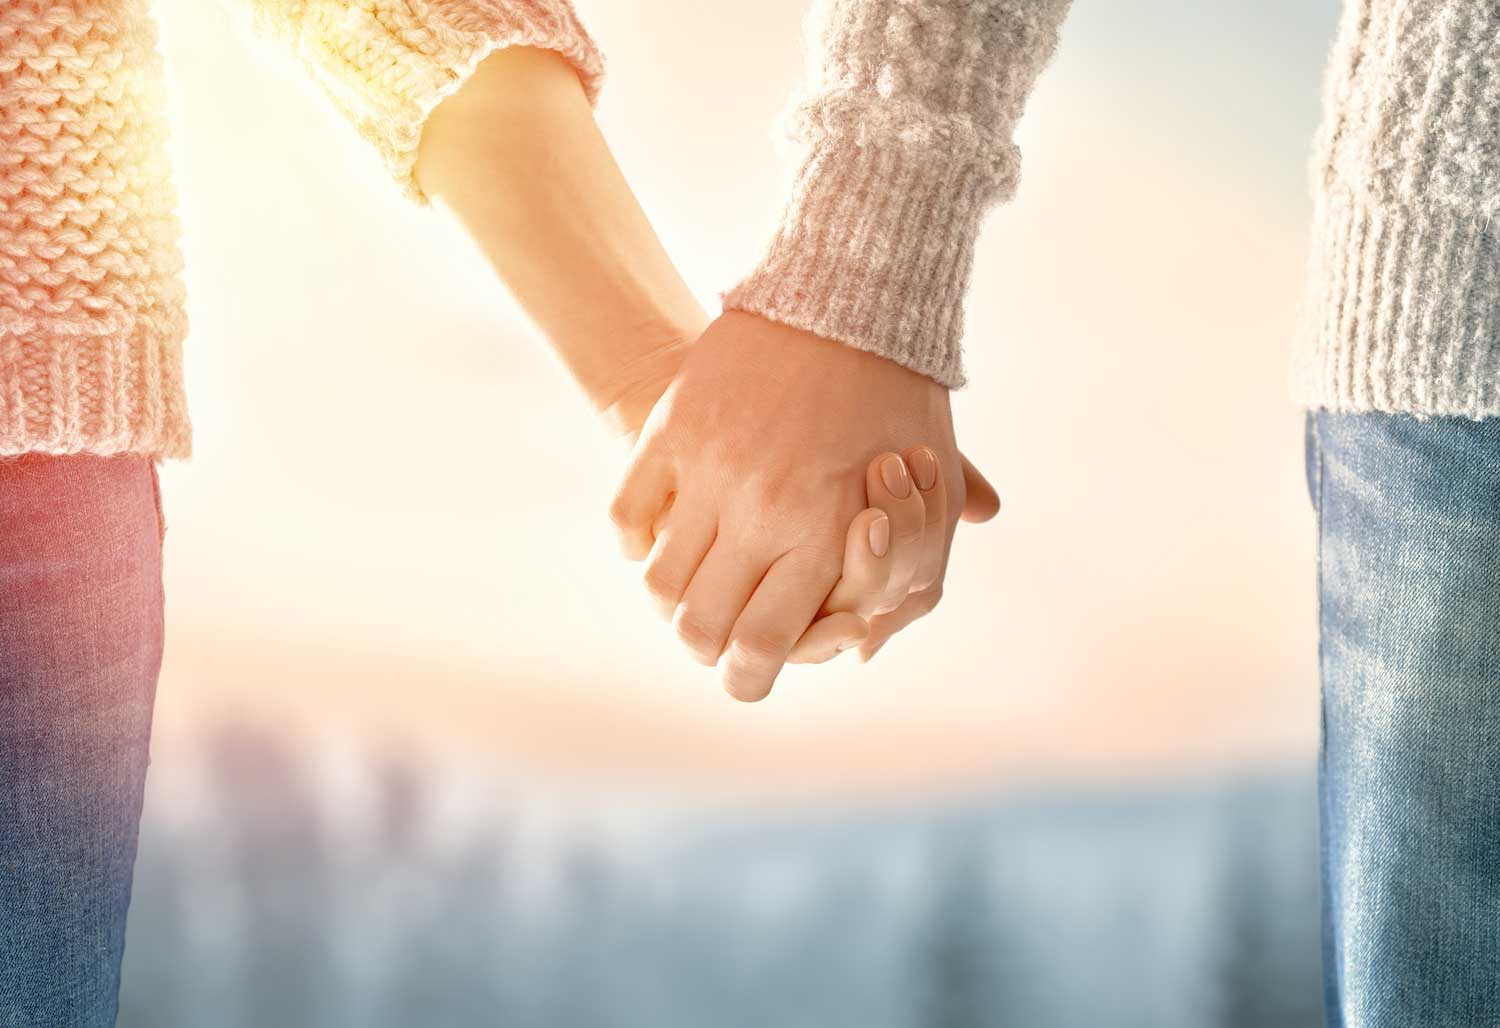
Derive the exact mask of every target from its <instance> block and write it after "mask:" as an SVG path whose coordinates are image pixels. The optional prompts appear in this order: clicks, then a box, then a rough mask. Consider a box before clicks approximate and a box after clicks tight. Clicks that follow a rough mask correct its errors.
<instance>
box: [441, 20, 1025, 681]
mask: <svg viewBox="0 0 1500 1028" xmlns="http://www.w3.org/2000/svg"><path fill="white" fill-rule="evenodd" d="M481 127H482V128H481ZM415 174H416V178H417V181H418V183H419V184H420V186H421V188H422V189H423V190H424V191H425V193H426V194H427V195H428V196H429V197H431V198H434V199H438V200H440V201H441V202H442V203H444V204H445V205H447V206H448V207H449V208H450V209H451V210H452V211H453V213H454V214H455V215H456V216H457V217H458V219H459V220H460V221H461V222H462V224H463V225H464V227H465V228H466V229H467V230H468V232H469V234H470V236H471V237H472V238H473V239H474V241H475V243H476V244H477V246H478V247H479V249H480V250H481V251H482V252H483V254H484V255H485V257H486V258H487V259H488V260H489V262H490V263H491V265H492V266H493V267H494V268H495V270H496V272H497V273H498V274H499V276H500V277H501V279H502V280H503V281H505V283H506V284H507V285H508V286H509V287H510V290H511V292H512V293H513V294H514V295H515V297H516V298H517V299H518V300H519V301H520V303H521V304H522V306H523V307H524V308H525V309H526V310H527V311H528V312H529V313H530V314H531V316H532V317H533V319H534V320H535V321H536V323H537V326H538V327H539V328H540V329H541V330H542V332H543V334H544V335H545V336H546V337H547V340H548V342H549V343H550V344H551V346H552V348H553V349H554V351H555V352H556V353H557V355H558V357H559V358H560V359H561V360H562V362H563V363H564V364H565V365H566V366H567V368H568V370H569V371H570V372H571V373H572V375H573V377H574V379H575V380H576V381H577V382H578V384H579V386H580V387H581V388H582V390H583V391H584V393H585V394H586V395H587V396H588V397H589V399H590V400H591V402H592V403H593V405H594V406H595V408H596V409H597V410H598V411H599V412H600V414H601V415H602V416H603V417H604V418H605V420H606V421H607V422H609V423H610V424H611V425H612V427H613V428H614V429H615V430H616V432H617V433H618V434H620V435H622V436H624V437H625V438H626V439H628V440H630V441H632V442H633V447H634V448H633V452H632V453H631V456H630V459H629V463H628V467H627V469H626V472H625V475H624V478H623V480H622V482H621V483H620V486H619V489H618V491H617V493H616V495H615V497H614V500H613V503H612V505H611V510H610V514H611V517H612V518H613V520H614V522H615V525H616V526H617V528H618V530H619V533H620V539H621V543H622V545H623V548H624V550H625V553H626V555H627V556H628V557H630V558H631V559H633V560H637V561H643V562H644V565H645V566H644V579H645V584H646V588H647V591H648V593H649V594H650V597H651V599H652V601H653V602H654V603H655V604H656V606H657V608H658V610H659V611H660V612H661V613H662V615H663V616H664V617H666V618H668V619H670V620H671V622H672V624H673V625H674V626H675V628H676V631H677V634H678V636H679V638H680V639H681V641H682V643H683V645H684V646H685V647H686V648H687V650H688V652H689V653H691V654H692V655H693V657H694V658H695V659H697V660H699V661H701V662H702V663H704V664H706V665H710V666H717V667H718V669H719V676H720V678H721V680H722V683H723V685H724V688H725V689H726V690H727V691H728V692H729V693H730V695H732V696H734V697H736V698H737V699H741V700H747V701H753V700H759V699H761V698H763V697H765V696H766V695H767V694H768V693H769V692H770V690H771V687H772V685H773V684H774V682H775V680H776V676H777V675H778V674H779V673H780V671H781V668H782V667H783V665H784V664H785V663H787V662H788V661H801V662H817V661H822V660H827V659H829V658H830V657H832V656H834V655H835V654H837V653H838V652H839V651H840V649H841V648H849V647H850V646H851V645H858V646H859V647H860V652H861V655H862V656H863V657H864V658H866V659H868V658H869V657H870V656H871V655H873V654H874V653H875V651H876V650H878V649H879V648H880V647H881V646H882V645H884V644H885V642H886V641H887V640H888V639H889V638H890V636H891V635H892V634H894V633H895V632H897V631H899V630H900V629H901V628H903V627H905V626H906V625H907V624H909V623H911V622H912V621H914V620H916V619H917V618H919V617H921V616H922V615H924V614H926V613H928V612H930V611H931V610H932V609H933V607H934V606H936V604H937V602H938V600H939V599H940V598H941V596H942V587H943V576H944V573H945V571H946V568H947V563H948V552H949V546H950V543H951V541H952V538H953V531H954V528H955V526H956V524H957V522H958V520H959V519H960V517H961V516H962V517H963V518H965V519H967V520H970V521H984V520H987V519H988V518H989V517H992V516H993V515H994V513H995V512H996V510H997V509H998V507H999V501H998V500H997V499H996V497H995V493H994V490H993V489H992V488H990V486H989V484H988V483H987V482H985V481H984V479H983V478H982V477H981V476H980V475H979V474H978V473H977V472H976V471H975V470H974V469H973V467H972V466H970V465H969V463H968V462H967V461H966V460H965V459H964V458H963V456H962V455H961V454H960V453H959V451H958V447H957V445H956V443H955V441H954V438H953V421H952V414H951V410H950V407H949V397H948V389H947V387H945V386H944V385H941V384H939V383H938V382H937V381H935V380H934V379H932V378H929V377H927V376H926V375H923V374H920V373H918V372H916V371H913V370H911V369H909V368H907V367H904V366H903V365H901V364H898V363H896V362H895V361H892V360H888V359H886V358H884V357H881V356H877V355H875V354H873V353H869V352H866V351H864V350H861V349H857V348H855V347H853V346H850V345H846V344H844V343H841V342H835V341H833V340H830V339H826V338H823V337H821V336H818V335H815V334H813V333H811V332H806V331H802V330H800V329H796V328H792V327H790V326H788V325H785V324H781V323H779V322H776V321H772V320H769V319H767V318H764V317H761V316H759V315H755V314H750V313H747V312H744V311H739V310H730V311H727V312H726V313H724V314H723V315H722V316H721V317H719V318H717V319H716V320H714V321H713V322H712V323H708V318H707V316H706V315H705V314H704V312H703V309H702V307H701V306H700V305H699V303H698V301H697V300H696V298H695V297H694V296H693V294H692V291H691V290H689V289H688V287H687V285H686V284H685V283H684V281H683V279H682V277H681V276H680V275H679V274H678V272H677V269H676V268H675V267H674V266H673V265H672V263H671V261H670V260H669V259H668V258H667V255H666V253H665V252H664V251H663V249H662V247H661V244H660V241H659V240H658V239H657V237H656V234H655V232H654V231H653V230H652V228H651V225H650V223H649V221H647V219H646V217H645V215H644V214H643V213H642V211H641V209H640V207H639V205H638V204H637V203H636V201H635V198H634V196H633V195H632V194H631V192H630V189H629V187H628V186H627V185H626V183H625V180H624V177H623V176H622V175H621V173H620V170H619V168H618V167H617V166H616V165H615V163H614V159H613V157H612V156H611V154H610V152H609V148H608V146H607V145H606V144H605V142H604V139H603V137H602V136H601V135H600V133H599V131H598V127H597V125H596V124H595V122H594V119H593V112H592V109H591V108H590V106H589V103H588V100H587V97H586V96H585V95H584V92H583V90H582V88H581V87H580V84H579V81H578V78H577V76H576V75H575V74H574V73H573V70H572V69H571V68H570V67H569V66H568V64H567V62H566V61H564V60H562V59H561V58H560V57H558V55H556V54H554V53H551V52H548V51H545V50H533V49H529V48H527V47H511V48H507V49H505V50H502V51H499V52H497V53H496V54H494V55H492V56H491V57H490V58H488V59H487V60H486V61H484V62H483V64H481V65H480V67H479V68H478V69H477V70H476V71H475V72H474V74H473V76H472V78H471V79H470V80H469V81H468V82H467V83H466V84H465V85H464V87H463V88H462V89H461V90H459V91H458V92H457V93H455V94H454V95H453V96H451V97H449V98H448V99H447V100H446V101H444V102H443V103H442V104H441V105H440V106H439V107H438V108H437V109H436V110H435V111H434V112H433V113H432V115H431V117H430V118H429V120H428V122H427V125H426V129H425V132H424V136H423V140H422V146H421V151H420V155H419V160H418V163H417V166H416V169H415ZM705 324H707V328H706V329H705V328H704V326H705Z"/></svg>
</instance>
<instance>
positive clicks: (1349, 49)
mask: <svg viewBox="0 0 1500 1028" xmlns="http://www.w3.org/2000/svg"><path fill="white" fill-rule="evenodd" d="M1067 7H1068V0H967V2H966V0H820V3H819V6H818V8H817V10H816V12H815V14H814V16H813V17H812V18H811V19H810V22H809V24H810V26H811V27H812V30H813V31H812V36H813V38H812V39H811V41H810V45H809V47H808V51H809V57H810V65H811V66H810V70H809V73H808V77H807V81H806V84H805V88H804V89H803V91H802V93H801V95H800V96H799V98H798V103H797V106H796V107H795V109H794V111H795V114H794V117H793V118H792V127H793V134H794V136H795V137H796V138H797V139H798V140H800V141H801V142H802V143H804V144H805V148H806V149H805V155H804V157H803V160H802V163H801V165H800V167H799V170H798V172H797V176H796V180H795V187H794V189H793V191H792V195H791V199H790V201H789V202H788V204H787V207H786V211H785V213H784V215H783V217H782V221H781V225H780V228H779V230H778V231H777V232H776V234H775V237H774V238H773V240H772V242H771V245H770V249H769V252H768V253H767V254H766V255H765V257H764V258H763V260H762V261H761V262H760V264H759V265H758V266H757V267H756V268H755V270H754V271H752V272H751V274H750V275H749V276H748V277H747V278H746V279H745V280H744V281H743V282H741V283H740V284H739V285H737V286H736V287H735V288H734V289H732V290H730V291H729V292H728V293H727V294H726V295H725V298H724V302H725V306H726V307H729V308H734V309H741V310H748V311H753V312H757V313H760V314H764V315H765V316H767V317H769V318H772V319H774V320H777V321H780V322H784V323H786V324H790V325H794V326H796V327H799V328H804V329H808V330H810V331H813V332H816V333H818V334H819V335H823V336H826V337H828V338H832V339H837V340H840V341H842V342H844V343H847V344H849V345H852V346H856V347H859V348H861V349H865V350H870V351H873V352H875V353H878V354H881V355H883V356H886V357H889V358H891V359H892V360H895V361H898V362H899V363H901V364H904V365H906V366H907V367H910V368H913V369H915V370H917V371H920V372H922V373H924V374H927V375H930V376H931V377H933V378H934V379H936V380H937V381H939V382H942V383H944V384H945V385H949V386H954V387H957V386H960V385H962V384H963V370H962V361H961V353H960V345H959V341H960V338H961V336H962V332H963V313H962V308H963V297H964V294H965V292H966V291H967V289H968V283H969V277H970V267H971V262H972V256H973V250H974V240H975V236H976V235H977V233H978V230H979V226H980V222H981V219H982V217H983V215H984V212H985V210H986V209H987V208H988V207H990V206H991V205H992V204H994V203H996V202H999V201H1002V200H1005V199H1008V198H1009V197H1010V196H1011V195H1012V194H1013V193H1014V191H1015V188H1016V183H1017V179H1018V175H1019V168H1020V155H1019V153H1018V151H1017V150H1016V147H1015V146H1014V144H1013V143H1012V133H1013V130H1014V129H1015V126H1016V123H1017V121H1018V120H1019V118H1020V116H1021V111H1022V106H1023V104H1024V102H1025V99H1026V97H1027V95H1028V94H1029V93H1030V91H1031V88H1032V85H1033V83H1034V82H1035V80H1036V77H1037V75H1038V74H1039V73H1040V71H1041V69H1042V67H1043V65H1045V63H1046V61H1047V59H1048V57H1049V56H1050V54H1051V53H1052V51H1053V49H1054V48H1055V46H1056V42H1057V36H1058V30H1059V27H1060V25H1061V23H1062V20H1063V17H1064V15H1065V14H1066V11H1067ZM1314 168H1315V175H1314V179H1315V181H1314V200H1315V208H1316V224H1315V226H1314V232H1313V247H1312V255H1311V259H1310V261H1309V276H1308V283H1309V284H1308V294H1307V302H1306V304H1305V312H1306V316H1305V318H1304V319H1303V321H1304V325H1305V329H1304V331H1302V332H1301V333H1300V334H1299V335H1300V338H1299V341H1298V344H1297V347H1296V357H1295V360H1294V373H1293V383H1294V385H1293V389H1294V393H1295V395H1296V397H1297V398H1298V400H1300V401H1301V402H1302V403H1304V404H1305V405H1307V406H1311V407H1327V408H1330V409H1333V410H1351V411H1365V410H1385V411H1404V412H1409V413H1415V414H1460V415H1466V416H1469V417H1481V416H1485V415H1500V219H1497V218H1496V217H1495V215H1496V214H1497V213H1500V2H1496V0H1348V3H1347V7H1346V10H1345V13H1344V19H1343V24H1342V27H1341V29H1340V32H1339V37H1338V41H1337V43H1336V45H1335V47H1334V50H1333V55H1332V58H1331V61H1330V64H1329V69H1328V72H1327V84H1326V89H1325V106H1324V123H1323V127H1322V129H1321V131H1320V133H1319V139H1318V144H1317V148H1316V157H1315V160H1314Z"/></svg>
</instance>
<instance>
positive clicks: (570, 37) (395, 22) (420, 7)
mask: <svg viewBox="0 0 1500 1028" xmlns="http://www.w3.org/2000/svg"><path fill="white" fill-rule="evenodd" d="M297 38H298V49H299V52H300V54H301V56H302V57H303V58H304V59H305V60H306V61H307V63H308V64H309V65H310V66H311V67H312V69H313V70H314V74H315V75H316V76H317V77H318V78H319V80H320V82H321V84H322V86H323V88H324V89H325V90H326V91H327V92H328V94H329V95H330V96H331V97H332V98H333V101H334V103H335V104H337V105H338V106H339V107H340V108H341V109H342V110H343V111H344V113H345V114H346V115H347V116H348V117H349V118H350V120H351V121H353V123H354V125H355V127H356V128H357V129H358V130H359V132H360V134H361V135H362V136H363V137H364V138H365V139H366V140H368V141H369V142H370V143H371V144H372V145H374V147H375V148H376V150H377V151H378V152H379V154H380V158H381V160H382V161H383V162H384V163H385V165H386V167H387V169H388V170H389V171H390V174H391V175H392V177H394V178H395V180H396V182H397V183H398V184H399V185H400V187H401V189H402V191H403V192H404V193H405V194H406V196H407V197H408V198H410V199H411V200H413V201H415V202H417V203H419V204H425V203H426V202H427V197H426V196H425V195H424V194H423V192H422V190H421V188H420V187H419V186H418V185H417V182H416V178H415V176H414V175H413V173H412V169H413V167H414V166H415V164H416V160H417V148H418V146H419V145H420V143H421V141H422V129H423V126H424V125H425V124H426V122H427V116H428V115H429V114H431V113H432V111H433V109H434V108H436V107H437V105H438V104H440V103H442V101H443V100H444V99H446V98H447V97H448V96H450V95H452V94H453V93H455V92H457V91H458V88H459V87H460V86H462V85H463V84H464V82H465V81H467V80H468V78H469V76H470V75H471V74H472V73H473V71H474V69H475V68H476V67H478V65H479V63H480V62H481V61H483V60H484V59H485V58H486V57H488V56H489V55H490V54H492V53H494V52H495V51H496V50H501V49H504V48H505V47H509V46H533V47H539V48H542V49H547V50H552V51H555V52H556V53H558V54H560V55H561V56H562V57H564V58H566V59H567V60H568V61H569V63H571V64H572V65H573V67H574V69H575V70H576V71H577V72H578V77H579V79H580V81H582V83H583V87H584V91H585V92H586V93H587V94H588V98H589V102H590V103H593V102H594V101H595V100H596V99H597V97H598V94H599V89H600V86H601V84H602V82H603V78H604V60H603V57H602V55H601V54H600V52H599V48H598V47H597V46H596V45H595V43H594V41H593V39H592V38H590V36H589V34H588V33H587V31H586V30H585V29H584V27H583V24H582V22H580V21H579V19H578V16H577V14H576V13H575V12H574V10H573V6H572V4H571V3H570V2H569V0H362V2H359V3H348V2H341V3H327V2H324V3H313V4H309V5H308V7H307V8H306V9H305V11H304V13H303V15H302V22H301V24H300V26H299V30H298V33H297Z"/></svg>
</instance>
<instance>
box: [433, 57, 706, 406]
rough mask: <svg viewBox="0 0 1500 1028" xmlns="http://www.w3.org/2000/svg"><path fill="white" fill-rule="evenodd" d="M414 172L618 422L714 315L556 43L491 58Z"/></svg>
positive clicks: (439, 120) (442, 117)
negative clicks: (649, 212) (629, 179)
mask: <svg viewBox="0 0 1500 1028" xmlns="http://www.w3.org/2000/svg"><path fill="white" fill-rule="evenodd" d="M416 177H417V182H418V184H419V185H420V186H421V188H422V190H423V192H424V193H426V194H427V195H428V196H429V197H431V198H433V199H435V200H437V201H439V202H440V203H442V204H443V205H445V206H447V207H448V208H449V209H450V210H451V211H452V212H453V214H454V216H455V217H456V218H457V219H458V220H459V221H460V223H462V225H463V226H464V228H465V229H466V230H467V231H468V233H469V234H470V236H471V237H472V238H473V239H474V241H475V243H476V244H477V245H478V246H479V248H480V250H481V251H482V252H483V253H484V255H485V257H486V258H487V259H488V261H489V263H490V265H491V266H492V267H493V268H494V269H495V272H496V274H497V275H498V276H499V277H500V279H501V281H502V282H504V284H505V285H506V286H507V288H509V289H510V291H511V292H512V294H514V296H515V297H516V299H517V300H518V302H519V303H520V304H521V306H522V307H523V308H525V310H526V311H527V313H528V314H529V315H530V316H531V317H532V318H533V319H534V320H535V322H536V324H537V326H538V327H539V328H540V329H541V331H542V332H543V334H544V335H545V336H546V337H547V340H548V341H549V343H550V344H551V345H552V347H553V348H554V349H555V350H556V351H557V353H558V355H559V356H560V357H561V358H562V360H563V362H564V363H565V364H566V365H567V367H568V369H569V370H570V371H571V373H572V374H573V376H574V378H575V379H576V380H577V381H578V383H579V385H580V386H581V387H582V389H583V390H584V392H585V393H586V394H587V395H588V397H589V399H590V400H591V401H592V402H593V404H594V405H595V406H596V407H597V408H598V409H599V410H600V411H601V412H604V413H605V414H606V416H608V417H610V418H611V419H612V420H615V421H617V422H618V421H619V419H620V417H621V416H622V414H624V415H625V416H626V417H630V416H631V415H629V414H628V413H625V412H622V411H620V410H619V409H618V408H619V404H620V402H621V401H622V399H625V400H628V397H629V394H630V393H631V392H632V390H634V389H635V388H636V387H637V386H638V385H639V384H640V383H642V382H646V381H650V380H654V379H656V378H658V377H659V376H660V372H661V370H662V368H663V366H664V365H669V366H675V363H676V362H677V361H678V360H680V350H681V347H682V346H683V345H685V344H686V343H687V342H688V341H690V340H691V339H693V338H696V336H697V335H698V334H699V333H700V332H701V331H702V329H703V327H704V326H705V325H706V324H707V320H708V319H707V315H706V314H705V313H704V311H703V308H702V306H701V305H700V304H699V303H698V301H697V300H696V299H695V298H694V296H693V294H692V292H691V291H690V290H689V289H688V287H687V284H686V283H685V282H684V281H683V280H682V277H681V276H680V275H679V274H678V273H677V270H676V269H675V268H674V267H673V265H672V263H671V261H670V260H669V259H668V257H667V255H666V252H665V250H664V249H663V248H662V245H661V242H660V240H658V239H657V236H656V233H655V232H654V231H653V229H652V228H651V224H650V222H649V221H648V220H647V219H646V216H645V214H644V212H643V211H642V210H641V208H640V205H639V204H638V203H637V202H636V199H635V196H634V195H633V194H632V193H631V191H630V187H629V186H628V185H627V184H626V182H625V179H624V176H623V175H622V174H621V172H620V169H619V167H618V166H617V165H616V164H615V161H614V158H613V157H612V156H611V154H610V151H609V147H608V145H607V144H606V143H605V140H604V137H603V135H602V134H601V133H600V131H599V129H598V126H597V124H596V123H595V121H594V117H593V111H592V109H591V108H590V106H589V103H588V99H587V97H586V96H585V94H584V91H583V88H582V86H581V85H580V83H579V81H578V77H577V75H576V74H575V73H574V71H573V69H572V67H571V66H570V65H569V64H568V62H567V61H565V60H563V59H562V58H561V57H559V56H557V55H556V54H554V53H552V52H551V51H547V50H540V49H533V48H528V47H511V48H507V49H505V50H501V51H499V52H497V53H495V54H493V55H491V56H490V57H488V58H486V59H485V61H484V62H483V63H482V64H481V65H480V66H479V68H478V69H477V70H476V71H475V73H474V75H473V76H472V78H470V80H469V81H468V82H467V83H465V84H464V86H463V88H461V89H460V90H459V91H458V92H457V93H455V94H454V95H453V96H451V97H449V98H448V99H447V100H445V101H444V102H443V103H442V104H441V105H440V106H439V107H438V108H437V109H436V110H435V111H434V112H433V113H432V115H431V117H430V118H429V119H428V121H427V125H426V129H425V131H424V133H423V136H422V142H421V146H420V149H419V151H418V158H417V166H416ZM618 427H620V428H622V429H628V428H631V427H638V425H637V426H629V425H619V426H618Z"/></svg>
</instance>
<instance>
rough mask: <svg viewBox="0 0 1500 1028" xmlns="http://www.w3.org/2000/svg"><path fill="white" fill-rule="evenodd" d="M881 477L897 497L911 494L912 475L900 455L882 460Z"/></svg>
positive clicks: (902, 497) (902, 498) (904, 497)
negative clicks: (908, 472)
mask: <svg viewBox="0 0 1500 1028" xmlns="http://www.w3.org/2000/svg"><path fill="white" fill-rule="evenodd" d="M880 477H881V478H882V479H883V480H884V481H885V487H886V488H887V489H889V490H890V491H891V495H892V496H894V497H895V498H896V499H898V500H904V499H906V498H907V497H908V496H910V495H911V476H910V475H908V474H907V473H906V461H904V460H902V459H901V458H900V457H887V458H886V459H885V460H883V461H881V463H880ZM877 556H879V554H877Z"/></svg>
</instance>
